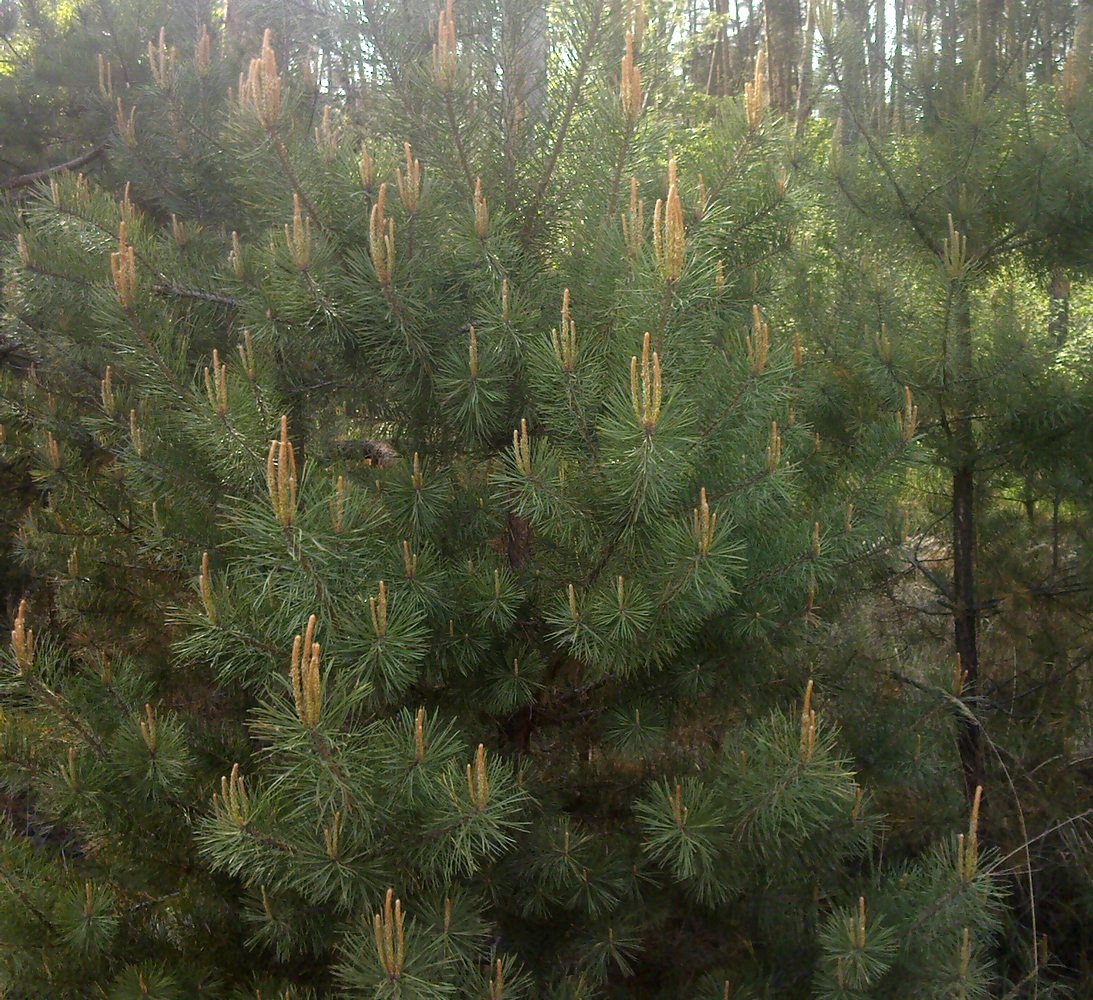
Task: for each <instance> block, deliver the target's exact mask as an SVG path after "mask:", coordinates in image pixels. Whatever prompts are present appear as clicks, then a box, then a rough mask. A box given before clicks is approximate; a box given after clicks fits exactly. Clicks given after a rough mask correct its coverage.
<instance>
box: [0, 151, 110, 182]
mask: <svg viewBox="0 0 1093 1000" xmlns="http://www.w3.org/2000/svg"><path fill="white" fill-rule="evenodd" d="M104 152H106V143H105V142H100V143H99V144H98V145H97V146H93V147H92V148H91V149H89V150H88V151H87V152H86V153H81V154H80V155H79V156H75V157H73V158H72V159H71V160H66V161H65V162H64V163H58V164H55V165H54V166H52V167H43V168H42V169H41V170H32V171H31V172H30V173H29V174H20V175H19V176H18V177H12V178H10V179H8V180H6V181H4V182H3V183H0V191H13V190H15V189H16V188H24V187H30V186H31V185H32V184H37V183H38V182H39V181H44V180H45V179H46V178H47V177H51V176H53V174H58V173H62V172H64V171H66V170H78V169H79V168H80V167H83V166H86V165H87V164H88V163H91V162H93V161H94V160H97V159H98V158H99V157H100V156H102V154H103V153H104Z"/></svg>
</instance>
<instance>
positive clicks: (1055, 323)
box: [1048, 267, 1070, 350]
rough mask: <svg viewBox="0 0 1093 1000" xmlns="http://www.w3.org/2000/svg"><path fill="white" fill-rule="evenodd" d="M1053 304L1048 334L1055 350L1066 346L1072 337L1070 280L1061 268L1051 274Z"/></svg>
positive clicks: (1049, 315)
mask: <svg viewBox="0 0 1093 1000" xmlns="http://www.w3.org/2000/svg"><path fill="white" fill-rule="evenodd" d="M1050 295H1051V302H1050V305H1049V307H1048V310H1049V311H1048V334H1049V336H1050V337H1051V339H1052V341H1053V343H1054V345H1055V350H1059V349H1060V348H1062V347H1065V346H1066V341H1067V337H1068V336H1069V335H1070V278H1068V277H1067V274H1066V271H1065V270H1063V268H1061V267H1056V268H1054V269H1053V270H1052V272H1051V286H1050Z"/></svg>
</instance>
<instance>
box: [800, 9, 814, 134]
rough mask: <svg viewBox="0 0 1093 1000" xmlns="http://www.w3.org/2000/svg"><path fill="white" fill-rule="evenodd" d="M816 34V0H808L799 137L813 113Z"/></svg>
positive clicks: (801, 78)
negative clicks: (813, 47)
mask: <svg viewBox="0 0 1093 1000" xmlns="http://www.w3.org/2000/svg"><path fill="white" fill-rule="evenodd" d="M815 34H816V0H808V13H807V14H805V31H804V37H803V39H802V41H801V64H800V66H799V67H798V68H797V137H798V138H800V136H801V133H802V132H803V131H804V127H805V123H806V122H807V121H808V116H809V115H810V114H811V113H812V42H813V38H814V37H815Z"/></svg>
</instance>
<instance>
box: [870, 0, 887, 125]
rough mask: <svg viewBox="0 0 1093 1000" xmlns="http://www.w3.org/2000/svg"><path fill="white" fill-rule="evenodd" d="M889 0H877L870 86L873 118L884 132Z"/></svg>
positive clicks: (885, 120) (885, 122) (885, 123)
mask: <svg viewBox="0 0 1093 1000" xmlns="http://www.w3.org/2000/svg"><path fill="white" fill-rule="evenodd" d="M886 6H887V0H877V3H876V18H875V20H874V27H873V57H872V60H871V65H870V70H869V86H870V89H871V90H872V93H873V108H872V111H873V120H874V121H875V122H876V128H877V131H878V132H880V133H882V134H883V133H884V132H885V131H887V128H888V119H887V117H886V115H885V112H884V108H885V99H884V95H885V83H886V80H885V76H886V67H885V64H884V46H885V43H886V42H887V23H886V19H885V7H886Z"/></svg>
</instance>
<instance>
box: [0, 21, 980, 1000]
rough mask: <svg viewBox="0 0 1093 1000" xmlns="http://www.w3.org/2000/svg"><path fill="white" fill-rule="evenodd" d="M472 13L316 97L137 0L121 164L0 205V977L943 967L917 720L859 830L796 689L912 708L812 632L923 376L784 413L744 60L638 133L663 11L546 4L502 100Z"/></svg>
mask: <svg viewBox="0 0 1093 1000" xmlns="http://www.w3.org/2000/svg"><path fill="white" fill-rule="evenodd" d="M493 13H494V12H493V11H492V9H487V10H483V11H478V10H475V9H470V10H468V11H466V12H464V11H463V10H461V9H454V10H453V6H452V4H451V3H449V4H448V6H447V7H446V8H444V9H443V10H441V11H440V12H439V17H438V21H437V25H436V31H435V40H434V42H433V45H432V48H431V51H426V52H424V53H423V52H422V51H421V46H420V45H417V44H415V42H414V38H413V37H408V36H407V37H400V36H398V35H397V34H396V30H397V28H398V26H399V22H398V21H397V19H396V18H394V17H389V18H387V19H385V20H380V21H379V22H378V23H373V24H370V25H369V30H370V32H371V35H370V37H371V39H372V41H373V43H374V45H375V48H374V52H375V57H376V60H377V66H376V72H375V74H374V76H373V78H372V79H373V80H374V81H375V82H374V84H372V85H370V86H369V87H368V90H367V93H364V94H358V95H357V97H356V99H355V100H354V101H349V100H348V99H347V100H346V102H345V105H344V107H342V108H336V109H331V108H325V107H322V106H321V104H320V102H319V96H320V94H321V93H322V87H321V84H320V82H319V79H320V74H319V73H317V72H316V71H315V70H314V68H313V66H312V65H311V63H310V62H309V58H292V59H289V60H287V61H286V60H285V58H284V57H283V53H284V52H292V51H294V50H295V49H296V48H302V46H301V45H299V39H291V38H290V39H285V40H284V44H283V45H282V44H280V43H279V44H278V48H276V49H275V47H274V39H273V37H272V34H271V33H268V32H267V33H266V35H265V38H264V40H263V41H262V43H261V48H260V50H259V51H258V52H257V54H256V55H255V56H254V58H253V59H252V60H251V61H250V62H249V64H248V68H247V69H246V71H245V72H244V73H243V74H241V75H239V76H238V77H237V78H235V77H234V71H235V66H234V65H233V64H232V60H233V52H234V48H233V46H232V45H229V44H227V43H225V44H222V45H218V44H217V43H216V41H215V40H213V39H212V38H211V37H210V36H209V35H208V34H206V33H202V34H201V35H199V36H198V40H197V42H196V44H195V46H194V49H193V52H192V55H191V54H189V53H185V54H183V53H179V52H176V51H175V49H174V48H172V46H171V43H170V38H169V37H167V36H160V39H159V41H158V43H153V44H152V46H151V47H150V49H149V54H148V61H149V65H150V69H149V71H150V77H151V79H150V82H149V85H148V86H147V87H142V88H131V89H130V90H128V91H126V93H125V94H124V95H117V94H107V95H106V98H107V99H109V101H110V102H111V103H112V104H113V106H114V113H115V132H114V135H113V137H112V142H111V148H110V154H109V159H110V166H111V171H112V172H113V173H114V174H116V175H117V176H118V177H119V178H129V179H130V181H131V183H125V184H124V185H123V186H121V185H119V189H118V190H117V191H113V190H110V189H109V188H108V187H106V186H100V185H97V184H93V183H90V182H89V181H88V179H87V178H85V177H83V176H81V175H78V174H75V175H65V176H57V177H53V178H52V179H51V182H50V184H49V185H48V186H47V187H43V188H41V189H40V190H39V191H38V192H37V195H36V197H35V198H34V199H32V200H31V201H28V202H27V203H26V204H25V205H24V206H22V208H21V211H20V217H19V232H18V238H17V241H16V246H15V249H14V255H13V258H12V260H11V262H10V267H11V271H10V273H11V279H10V282H9V285H10V287H9V290H8V292H7V293H6V304H7V314H6V317H5V330H6V336H8V337H9V338H11V339H14V340H17V341H18V343H19V344H20V347H21V349H22V350H24V351H25V352H26V353H27V354H28V356H29V357H32V358H33V360H34V363H33V366H32V367H30V368H29V370H28V371H27V372H26V374H25V377H19V378H11V379H9V381H8V384H7V386H6V389H5V394H4V397H5V408H6V416H5V428H6V430H5V440H6V442H7V443H6V444H5V447H6V448H8V449H10V450H11V451H12V452H13V453H24V454H28V455H30V456H31V460H32V462H33V469H34V475H35V477H36V480H37V482H38V483H39V485H40V488H41V490H42V494H43V496H44V498H45V499H44V502H43V504H42V506H41V509H39V510H35V511H34V512H33V513H32V514H31V516H29V517H28V518H27V520H26V522H25V523H24V525H23V526H22V530H21V536H20V546H21V551H22V552H23V554H24V557H25V559H26V561H27V563H28V566H29V567H30V568H31V569H32V571H33V573H34V577H35V579H37V580H40V581H42V585H41V586H40V587H39V588H38V589H37V590H36V591H35V592H34V593H32V594H30V595H29V600H28V601H27V602H25V603H24V604H21V605H20V607H19V609H18V612H17V615H16V616H15V620H14V623H13V629H12V633H11V646H10V650H9V651H8V652H7V653H6V657H5V674H4V678H3V686H2V699H3V701H2V704H3V728H2V733H3V743H2V747H3V750H2V755H0V761H2V770H0V774H2V776H3V782H4V785H5V787H6V788H7V789H8V790H9V791H10V792H11V793H12V794H13V795H14V796H16V797H17V800H18V802H19V803H20V808H22V809H23V810H24V815H23V823H22V827H21V828H19V829H17V828H16V827H15V825H14V824H11V825H10V826H9V829H7V830H6V832H5V833H6V835H5V837H4V840H3V841H2V843H0V860H2V865H0V873H2V874H0V935H2V939H3V941H4V944H5V948H4V950H3V952H2V958H0V961H2V962H3V963H4V965H3V968H4V979H5V982H6V983H7V984H8V990H9V992H10V993H11V995H13V996H42V995H50V996H59V997H69V996H71V997H76V996H81V995H86V992H87V990H88V989H89V987H90V988H92V989H93V990H94V991H98V992H100V993H103V994H105V995H107V996H110V997H117V998H122V997H131V996H132V997H136V996H151V997H161V998H163V997H191V996H210V997H242V996H253V995H255V992H256V991H258V995H261V996H300V997H306V996H326V995H339V996H384V997H402V998H406V1000H409V998H417V997H420V998H440V997H462V996H466V997H489V998H490V1000H501V998H502V997H506V998H516V997H521V996H540V997H559V998H561V997H595V996H627V995H632V996H633V995H656V996H679V995H685V994H690V995H698V996H708V997H710V998H711V1000H712V998H714V997H723V996H732V997H747V996H780V997H788V996H801V997H805V996H817V997H832V998H834V997H847V998H849V997H867V996H875V997H916V998H928V997H937V998H941V997H953V996H963V997H978V996H986V995H988V990H989V987H990V984H991V981H992V979H991V959H990V954H989V952H990V948H991V942H992V938H993V935H994V934H995V933H996V930H997V927H998V920H999V915H998V909H999V891H998V889H999V887H998V883H997V880H996V879H995V877H994V875H993V874H992V868H991V864H990V862H989V860H987V861H984V860H983V859H981V858H980V850H979V844H978V814H979V798H978V795H977V796H976V797H975V798H974V801H973V802H972V803H971V804H970V805H969V807H968V808H967V809H965V808H964V807H963V803H961V802H960V801H959V795H953V794H952V790H953V789H954V788H955V787H956V781H955V780H954V779H955V778H956V772H955V760H954V759H953V757H952V754H951V753H950V750H949V746H950V743H951V740H952V728H951V723H950V722H949V720H946V719H942V720H940V721H937V722H936V723H932V724H931V725H932V728H930V729H928V731H927V732H926V736H927V740H926V742H925V745H924V746H923V745H921V744H916V743H914V742H913V741H911V740H907V741H905V743H904V745H902V746H901V747H900V748H899V750H898V752H897V754H896V756H897V758H898V760H900V761H903V762H905V765H906V767H907V769H908V770H910V769H911V767H912V766H918V773H919V774H920V775H921V774H922V773H924V768H925V765H926V762H927V761H928V762H929V767H930V768H932V769H933V770H934V773H935V776H936V777H937V781H936V782H935V784H934V785H932V786H931V791H932V792H933V793H934V795H935V796H936V797H937V798H938V799H940V801H939V802H934V803H929V805H930V806H931V808H930V810H929V811H930V812H931V813H932V814H933V815H935V816H937V815H938V814H939V813H940V814H941V815H942V816H944V817H945V820H946V822H945V823H944V824H939V826H942V828H939V829H936V830H931V831H930V832H931V835H932V836H931V840H932V843H931V844H930V845H929V847H928V848H925V849H920V850H915V851H911V850H909V851H907V852H905V854H904V855H903V856H901V857H897V858H895V859H893V858H892V857H891V855H886V854H885V853H884V851H883V850H882V849H880V846H879V840H880V836H881V833H882V831H883V829H884V826H885V822H886V819H885V814H884V812H883V810H882V809H881V808H880V807H879V806H878V805H877V800H878V798H879V797H880V796H881V795H882V794H884V791H885V790H884V789H882V788H880V787H879V786H876V785H871V784H870V782H869V780H868V774H867V773H866V770H867V769H866V768H865V767H864V766H863V763H862V761H861V760H860V759H855V757H854V756H853V755H852V754H851V752H850V751H849V749H848V744H847V740H846V739H845V738H844V737H843V735H842V734H841V732H840V727H839V721H840V717H841V716H843V715H844V714H845V717H846V718H848V719H855V718H857V717H860V716H862V715H864V716H867V717H869V718H870V720H871V722H872V723H873V724H877V725H880V724H881V721H882V720H881V719H880V718H879V715H880V713H881V712H888V713H890V714H889V715H888V716H887V719H888V721H889V722H891V719H892V714H891V713H896V712H898V713H901V716H900V717H901V718H903V717H905V715H906V713H908V712H913V711H915V709H916V706H915V705H914V704H910V703H907V702H901V703H898V704H893V705H891V706H884V705H877V706H875V707H872V708H871V707H870V706H868V705H863V703H862V701H861V700H860V698H857V697H856V695H859V694H860V691H861V684H860V683H859V682H860V678H855V677H853V676H850V675H847V674H846V673H845V669H844V668H845V665H839V669H836V670H829V671H828V672H826V673H820V672H819V668H820V667H821V666H822V663H821V658H820V656H819V655H818V653H817V650H818V649H819V648H820V647H821V646H822V643H823V640H824V635H825V624H824V621H825V619H827V618H828V617H829V616H833V615H834V614H835V613H836V611H837V610H838V609H839V608H840V607H841V606H843V604H844V603H845V602H847V601H851V600H853V599H854V597H855V595H857V594H858V593H860V588H861V586H862V585H863V584H864V583H865V582H867V581H869V579H870V577H871V574H873V573H874V572H877V571H880V570H882V569H883V566H884V559H885V553H886V551H887V549H888V547H889V545H890V544H891V542H892V539H893V537H896V538H898V520H897V519H896V518H894V517H893V514H892V510H891V506H892V500H893V494H894V492H895V490H896V489H897V488H898V485H899V483H900V481H901V477H902V475H903V472H904V469H905V467H906V463H907V459H908V457H909V455H910V454H911V453H912V452H913V451H914V449H915V447H916V445H915V442H916V435H917V410H916V405H917V404H916V402H915V400H914V399H913V398H912V397H911V396H910V395H909V394H908V395H907V396H901V397H900V398H899V399H898V400H893V401H892V406H891V407H890V408H878V409H877V412H876V413H875V414H873V415H872V416H873V419H870V420H868V421H863V423H862V425H861V426H860V427H859V428H858V432H859V439H858V443H857V445H856V447H854V448H852V449H840V450H834V449H832V448H831V447H830V446H829V445H827V444H825V440H824V438H823V437H821V436H820V435H819V434H818V433H817V431H816V427H815V426H814V425H813V423H812V422H811V419H812V414H811V411H813V410H819V409H820V403H821V401H822V399H823V392H824V390H825V387H826V385H827V384H828V383H829V381H830V375H829V372H828V371H827V369H826V364H827V363H826V362H825V360H824V359H823V357H822V355H821V354H820V352H818V351H814V350H812V349H806V348H805V346H804V345H803V344H802V341H801V338H800V335H799V334H797V333H796V332H795V330H794V328H793V325H792V319H791V313H790V310H789V308H788V307H789V306H790V305H792V297H791V296H787V295H786V294H785V288H784V285H785V281H784V278H785V276H786V275H787V272H788V262H787V256H788V251H789V250H790V249H791V247H790V244H791V242H792V241H791V236H790V232H789V230H788V226H789V224H790V223H791V221H792V220H793V212H794V210H795V197H796V195H795V192H794V190H793V187H792V184H791V183H790V182H789V181H788V180H787V174H786V172H785V171H784V168H783V164H782V163H781V156H780V154H779V144H778V133H777V131H776V129H775V128H774V126H773V125H772V123H771V121H770V119H769V118H768V117H767V116H766V115H765V114H764V106H765V80H764V77H763V75H762V73H761V72H759V73H757V74H756V76H755V79H754V83H753V84H752V86H751V87H750V88H749V90H748V94H747V98H746V100H743V101H731V102H727V103H725V104H723V105H720V106H719V107H718V109H717V113H716V114H711V115H710V116H709V117H708V119H705V120H704V123H703V126H702V128H701V129H700V130H699V132H698V134H697V135H695V136H691V137H690V139H689V141H687V142H684V139H683V135H684V132H685V130H686V125H687V121H686V119H685V118H683V116H682V114H681V112H680V109H679V106H678V105H677V104H676V103H675V102H674V101H672V100H669V99H668V97H667V96H663V95H667V94H669V93H671V91H670V88H671V87H672V86H674V83H673V82H672V81H671V79H670V73H669V66H670V59H671V55H672V50H671V48H670V38H671V26H670V25H669V24H668V23H667V22H666V21H659V22H653V23H650V24H646V23H645V19H644V15H643V13H642V11H641V9H640V8H635V9H630V8H628V9H627V10H625V11H621V12H617V13H615V12H611V11H609V10H607V9H606V8H604V7H603V6H602V5H600V4H591V5H588V6H584V5H580V4H573V5H566V6H565V7H564V8H563V9H560V10H557V11H555V12H554V15H553V16H554V20H553V21H552V24H553V35H552V37H553V40H554V49H553V51H552V55H551V60H550V64H549V76H548V80H547V87H546V93H545V97H544V100H543V106H542V108H541V109H540V111H539V115H538V117H537V120H534V119H533V120H532V121H530V122H529V121H528V120H527V118H526V117H525V105H526V104H527V103H529V99H528V97H527V93H526V91H523V90H520V91H519V92H518V93H517V94H516V95H514V94H513V93H512V90H511V86H510V84H509V83H508V81H507V79H506V78H505V77H504V74H503V73H502V72H500V71H499V67H500V68H501V69H503V68H504V66H505V65H506V63H505V62H504V61H503V58H502V57H503V56H504V55H505V53H506V52H507V51H508V49H507V48H506V44H503V43H507V42H508V41H509V40H510V39H509V36H508V35H507V34H506V31H505V25H504V24H503V23H502V22H501V21H500V20H498V19H496V18H495V17H494V16H493ZM377 17H378V15H377ZM402 27H404V28H405V27H406V25H405V23H403V24H402ZM238 30H239V32H240V33H239V35H238V37H239V38H245V37H248V35H247V33H246V32H245V31H244V30H243V29H238ZM411 34H412V33H411ZM494 44H496V46H497V48H496V49H495V48H494V47H493V46H494ZM517 50H521V47H520V46H517ZM279 51H280V52H281V53H282V55H281V56H280V57H279V54H278V53H279ZM364 79H365V78H363V77H362V78H361V81H363V80H364ZM361 81H358V82H361ZM661 84H663V86H664V90H663V91H661V90H659V89H658V87H659V86H660V85H661ZM229 87H230V92H229ZM365 108H366V109H367V110H368V116H367V118H363V117H359V116H362V115H363V111H362V109H365ZM361 121H367V123H368V133H367V134H363V135H362V134H361V131H362V130H361V129H360V122H361ZM675 154H678V156H677V155H675ZM210 184H212V185H214V186H213V187H211V188H210V186H209V185H210ZM225 225H226V226H229V227H231V228H228V229H226V228H224V227H225ZM814 667H816V668H817V671H818V672H817V676H816V678H813V677H812V676H811V675H812V673H813V668H814ZM893 770H895V771H898V767H895V768H892V769H890V770H889V774H891V773H892V771H893ZM946 788H947V789H948V794H945V793H944V791H943V790H944V789H946ZM939 789H941V790H942V792H941V794H937V793H938V790H939ZM930 797H931V796H924V808H926V803H927V802H928V800H929V799H930ZM957 830H962V831H963V832H961V833H959V835H957V834H956V831H957ZM933 834H936V836H933ZM91 984H93V986H91Z"/></svg>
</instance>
